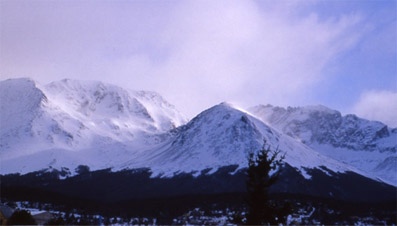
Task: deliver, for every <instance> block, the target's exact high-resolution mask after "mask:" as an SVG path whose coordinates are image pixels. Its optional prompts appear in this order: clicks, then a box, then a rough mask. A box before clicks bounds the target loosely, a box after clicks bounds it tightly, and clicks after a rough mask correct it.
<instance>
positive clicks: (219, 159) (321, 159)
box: [126, 103, 362, 179]
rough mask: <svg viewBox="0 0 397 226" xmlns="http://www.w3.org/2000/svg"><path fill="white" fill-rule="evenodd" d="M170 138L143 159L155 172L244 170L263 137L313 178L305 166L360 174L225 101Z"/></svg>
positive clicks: (273, 147) (305, 174) (179, 129)
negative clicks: (230, 166) (166, 142)
mask: <svg viewBox="0 0 397 226" xmlns="http://www.w3.org/2000/svg"><path fill="white" fill-rule="evenodd" d="M174 137H175V138H173V139H170V141H169V143H168V144H167V145H164V147H162V148H160V149H159V150H156V151H155V152H152V155H151V156H147V159H145V161H143V162H145V163H146V164H147V165H146V167H149V168H151V169H152V171H153V172H154V173H155V174H156V175H159V174H160V175H161V174H164V175H165V176H172V175H173V174H174V173H177V172H188V173H196V174H197V175H199V174H200V172H201V171H202V170H205V169H211V171H209V173H211V172H215V171H216V170H217V169H218V168H219V167H222V166H229V165H238V169H239V168H245V167H246V166H247V156H248V153H250V152H256V151H258V150H259V149H260V148H261V147H262V145H263V141H264V140H266V142H267V144H268V145H270V147H271V148H272V149H273V150H275V149H277V147H278V148H279V149H280V150H281V151H282V153H283V154H285V162H286V163H287V164H289V165H290V166H292V167H294V168H295V169H297V170H298V171H300V173H301V174H302V175H303V176H304V177H306V178H307V179H309V178H310V177H311V176H310V174H308V173H307V171H306V170H307V169H313V168H316V169H322V167H325V168H326V169H328V170H330V171H333V172H346V171H354V172H357V173H362V172H360V171H358V170H355V169H354V168H352V167H348V166H347V165H345V164H342V163H339V162H337V161H335V160H333V159H330V158H327V157H325V156H322V155H321V154H319V153H317V152H315V151H313V150H311V149H310V148H309V147H307V146H306V145H304V144H302V143H300V142H298V141H296V140H294V139H292V138H291V137H289V136H286V135H283V134H281V133H279V132H277V131H275V130H273V129H271V128H270V127H269V126H267V125H266V124H265V123H263V122H262V121H260V120H258V119H256V118H255V117H252V116H250V115H249V114H247V113H245V112H242V111H240V110H237V109H236V108H234V107H232V106H230V105H229V104H227V103H222V104H220V105H217V106H214V107H212V108H210V109H208V110H206V111H204V112H203V113H201V114H199V115H198V116H197V117H195V118H194V119H192V120H191V121H190V122H189V123H188V124H187V125H185V126H182V127H180V128H178V129H177V130H176V131H175V134H174ZM129 164H130V167H131V168H134V167H137V166H138V165H134V162H133V161H131V162H127V163H126V165H129ZM140 166H141V167H143V166H144V165H140Z"/></svg>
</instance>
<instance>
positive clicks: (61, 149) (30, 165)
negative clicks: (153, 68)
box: [0, 79, 186, 173]
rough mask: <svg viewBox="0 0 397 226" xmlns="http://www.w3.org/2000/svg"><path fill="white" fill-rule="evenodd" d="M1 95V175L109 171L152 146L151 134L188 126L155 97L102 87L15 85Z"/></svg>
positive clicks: (84, 83)
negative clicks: (55, 170) (79, 169)
mask: <svg viewBox="0 0 397 226" xmlns="http://www.w3.org/2000/svg"><path fill="white" fill-rule="evenodd" d="M0 90H1V93H0V94H1V98H2V101H1V105H0V110H1V111H0V115H1V116H2V117H1V129H0V141H1V147H0V158H1V160H2V166H1V167H2V169H1V170H2V173H7V172H21V173H23V172H25V173H26V172H30V171H34V170H40V169H43V168H47V167H57V168H61V167H73V168H74V167H76V166H77V165H78V164H88V165H91V166H92V167H94V168H96V169H99V168H104V167H109V166H112V165H113V164H116V163H117V161H118V160H120V159H125V156H128V155H130V154H132V153H134V151H136V150H135V149H147V148H148V147H150V146H153V145H156V144H157V143H158V142H159V141H158V140H156V139H154V138H153V137H152V136H153V134H158V133H164V132H167V131H168V130H170V129H172V128H175V127H177V126H179V125H181V124H183V123H185V122H186V119H185V118H184V117H183V116H182V115H181V114H180V113H179V112H178V111H177V110H176V109H175V107H173V106H172V105H171V104H169V103H168V102H166V101H165V100H164V99H163V98H162V97H161V96H160V95H158V94H156V93H154V92H145V91H138V92H135V91H128V90H124V89H122V88H120V87H117V86H113V85H109V84H104V83H101V82H94V81H73V80H62V81H58V82H53V83H50V84H48V85H46V86H41V85H39V84H37V83H36V82H34V81H32V80H30V79H16V80H6V81H2V82H1V83H0ZM117 157H118V158H117ZM119 158H120V159H119ZM73 168H72V169H73Z"/></svg>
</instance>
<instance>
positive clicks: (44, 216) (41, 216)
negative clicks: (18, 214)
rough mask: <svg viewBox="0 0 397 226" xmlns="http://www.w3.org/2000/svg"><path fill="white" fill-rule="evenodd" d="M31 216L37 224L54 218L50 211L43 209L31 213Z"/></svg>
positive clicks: (43, 223) (42, 223)
mask: <svg viewBox="0 0 397 226" xmlns="http://www.w3.org/2000/svg"><path fill="white" fill-rule="evenodd" d="M32 217H33V218H34V220H35V221H36V223H37V224H38V225H45V224H46V223H47V222H48V221H50V220H51V219H53V218H54V215H53V214H52V213H50V212H47V211H43V212H40V213H36V214H32Z"/></svg>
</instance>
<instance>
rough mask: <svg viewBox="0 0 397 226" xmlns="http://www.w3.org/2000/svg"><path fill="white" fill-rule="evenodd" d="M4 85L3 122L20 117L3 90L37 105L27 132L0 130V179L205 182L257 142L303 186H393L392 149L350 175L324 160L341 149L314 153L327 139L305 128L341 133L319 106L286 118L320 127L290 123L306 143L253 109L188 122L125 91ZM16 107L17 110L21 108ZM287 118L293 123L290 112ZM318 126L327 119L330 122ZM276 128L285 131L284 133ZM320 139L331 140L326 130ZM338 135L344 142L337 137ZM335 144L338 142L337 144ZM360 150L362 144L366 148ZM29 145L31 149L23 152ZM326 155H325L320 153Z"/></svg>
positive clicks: (156, 98) (240, 160) (81, 85)
mask: <svg viewBox="0 0 397 226" xmlns="http://www.w3.org/2000/svg"><path fill="white" fill-rule="evenodd" d="M6 81H8V82H6ZM6 81H2V82H1V83H0V88H1V89H0V90H2V91H1V92H2V93H1V94H2V95H1V97H2V99H3V96H6V95H8V96H6V98H5V99H6V100H7V101H5V102H3V101H2V102H3V103H2V104H1V115H3V114H8V115H9V117H11V116H12V115H13V114H12V113H10V112H8V109H12V111H11V112H19V113H20V114H22V113H21V111H19V110H20V109H19V108H22V107H23V106H19V105H18V103H16V105H15V106H13V105H12V104H13V103H14V102H12V101H11V102H12V103H10V105H8V106H7V104H8V102H9V101H8V100H9V99H7V98H12V96H13V95H11V94H12V93H13V92H10V90H9V88H8V89H6V88H4V87H8V86H12V84H11V83H17V85H16V87H15V89H16V90H18V89H20V88H21V87H18V86H21V84H19V85H18V83H28V84H30V86H28V87H25V86H22V87H25V88H24V89H23V91H21V90H19V91H18V92H19V93H21V92H22V93H24V92H28V91H30V90H32V89H33V90H35V92H37V93H40V92H41V93H42V94H43V96H40V95H37V96H38V97H39V99H40V101H39V105H37V103H36V102H37V101H34V102H32V104H34V103H36V105H32V106H33V107H35V109H38V111H39V112H40V114H41V115H39V116H37V115H33V116H32V117H33V121H34V122H35V123H33V124H29V123H28V126H25V127H24V129H22V131H20V130H19V129H18V128H20V127H12V125H10V124H7V123H5V122H4V123H5V125H6V126H3V121H2V128H1V133H0V134H1V138H0V139H1V140H0V141H1V146H0V157H1V160H2V167H1V172H0V173H15V172H19V173H26V172H31V171H34V170H41V169H45V168H54V169H55V168H57V169H61V168H64V167H68V168H69V171H70V173H71V174H73V172H72V171H71V170H72V169H73V168H75V167H77V166H78V165H88V166H89V167H91V168H92V169H94V170H95V169H104V168H112V169H113V170H115V171H117V170H123V169H134V168H145V167H149V168H151V170H152V172H153V173H154V175H157V176H168V177H171V176H173V175H175V174H178V173H181V172H185V173H192V174H194V175H200V173H202V172H203V170H206V169H209V171H207V173H211V172H215V171H216V170H217V169H219V168H220V167H224V166H228V165H239V167H238V169H241V168H244V167H245V166H246V161H247V154H248V153H249V152H251V151H255V150H258V149H260V148H261V147H262V145H263V140H266V142H267V144H268V145H269V146H271V148H272V149H276V148H279V149H280V150H281V151H283V152H285V153H286V163H288V164H289V165H291V166H292V167H293V168H294V169H296V170H297V171H299V172H300V174H302V175H303V176H304V177H305V178H306V179H308V180H310V178H311V175H310V173H309V172H310V170H308V169H319V170H321V169H322V166H326V168H327V170H331V171H332V172H336V173H337V172H349V171H352V172H355V173H357V174H360V175H365V176H366V177H369V178H372V179H375V180H376V179H377V178H378V179H380V180H382V181H385V182H387V183H389V184H393V185H394V186H396V184H397V179H395V178H394V177H393V176H392V173H394V172H395V164H396V159H397V158H396V157H395V150H396V148H397V147H396V146H397V145H396V144H395V143H394V144H393V141H390V140H391V139H389V141H388V142H389V143H390V144H387V143H386V144H382V145H383V146H382V145H380V146H379V147H380V148H383V147H390V148H389V149H387V150H386V149H385V150H382V151H378V150H375V151H371V152H370V153H372V154H371V156H372V155H375V154H376V155H379V156H380V157H378V159H376V162H372V163H371V166H373V168H374V169H376V170H370V169H369V168H362V167H361V165H360V164H358V165H357V164H356V165H354V164H352V162H346V161H342V159H341V158H338V156H335V155H330V154H329V153H332V152H335V150H336V149H338V148H339V149H341V148H344V149H343V150H342V151H345V152H346V150H347V151H349V152H348V153H353V152H352V150H351V149H352V148H351V146H348V145H345V146H343V147H336V149H335V147H333V146H329V147H325V146H324V145H325V144H328V143H325V142H323V143H319V142H317V143H319V144H321V145H320V147H317V146H316V145H317V143H316V142H313V141H316V139H317V140H319V139H320V138H318V137H324V136H327V133H322V132H323V130H315V129H313V128H320V129H322V128H323V127H324V128H328V127H327V126H328V124H329V122H331V125H333V124H332V122H334V121H335V122H337V123H339V122H340V123H343V119H342V120H341V119H340V117H342V116H341V114H340V113H339V112H338V111H335V110H331V109H328V108H326V107H324V106H317V107H307V108H305V111H302V112H300V115H299V117H296V118H294V120H295V121H294V122H306V121H307V120H308V121H310V118H311V117H312V115H310V114H311V113H313V112H314V116H315V117H314V118H315V119H313V120H317V121H318V123H319V125H320V127H319V126H317V127H316V124H318V123H315V122H312V123H309V124H308V125H305V124H302V123H300V124H299V123H298V124H299V125H300V126H303V127H302V128H303V129H306V130H305V131H304V132H306V133H298V132H301V130H299V128H298V126H297V124H296V123H295V124H292V126H291V124H290V127H288V125H287V124H285V125H284V124H283V125H284V126H282V125H281V124H277V123H275V121H277V120H273V121H272V122H273V124H272V123H269V121H271V120H269V119H268V118H265V119H264V116H263V115H258V114H259V111H256V112H255V109H254V110H253V108H251V109H250V110H248V112H245V111H241V110H239V109H238V108H236V107H233V106H232V105H231V104H228V103H221V104H219V105H216V106H214V107H212V108H209V109H207V110H205V111H203V112H202V113H200V114H199V115H197V116H196V117H195V118H193V119H192V120H190V121H189V122H188V121H187V120H186V119H185V118H184V116H182V115H181V114H180V113H179V112H178V111H177V110H176V109H175V108H174V107H173V106H172V105H171V104H169V103H168V102H167V101H166V100H164V98H162V97H161V96H160V95H159V94H157V93H155V92H147V91H129V90H125V89H123V88H120V87H117V86H114V85H109V84H104V83H102V82H97V81H76V80H62V81H58V82H53V83H50V84H49V85H46V86H40V85H37V84H36V83H35V82H34V81H32V80H27V79H22V80H19V82H18V81H16V80H6ZM32 83H33V84H34V85H32ZM5 84H6V85H5ZM14 86H15V84H14ZM32 86H33V87H35V88H32ZM29 87H30V88H29ZM14 91H15V90H14ZM18 92H15V93H18ZM25 94H26V93H25ZM27 96H29V95H27ZM27 96H25V97H27ZM28 99H29V98H28ZM23 100H24V101H27V100H26V98H25V99H23ZM16 102H17V101H16ZM20 105H24V103H20ZM26 106H28V105H26ZM29 109H30V108H29ZM278 109H279V111H281V113H279V114H278V116H279V117H280V116H283V117H285V118H278V119H279V121H280V122H288V120H286V119H288V115H287V114H286V113H285V112H288V109H284V110H282V109H281V108H278ZM280 109H281V110H280ZM276 110H277V109H276ZM289 111H290V112H293V113H294V112H295V113H296V110H295V111H294V110H293V108H290V109H289ZM22 112H29V111H22ZM308 112H309V113H308ZM316 112H317V113H316ZM316 114H317V115H316ZM323 115H325V116H327V117H323ZM28 116H29V117H30V116H31V115H28ZM265 116H266V115H265ZM309 116H310V117H309ZM328 116H329V117H331V118H330V120H329V119H328ZM29 119H32V118H29ZM298 119H299V120H300V121H299V120H298ZM331 119H332V120H331ZM347 119H348V120H345V121H346V122H353V123H352V124H351V125H353V128H355V129H356V131H360V129H362V128H361V127H360V126H358V127H357V126H356V125H358V124H359V125H361V124H360V123H361V122H362V121H360V120H358V119H359V118H358V117H356V118H354V117H348V118H347ZM349 120H350V121H349ZM27 121H29V120H27ZM18 123H22V124H23V125H25V124H24V123H26V120H20V122H18ZM327 123H328V124H327ZM11 124H12V123H11ZM372 124H373V125H374V126H373V127H374V128H375V129H371V130H370V131H369V132H370V133H369V134H373V131H375V130H376V131H375V134H376V132H378V131H380V132H379V133H378V135H377V136H378V137H377V138H376V139H386V138H387V137H390V134H391V135H393V134H394V130H393V129H390V128H387V127H386V130H387V131H386V132H385V129H383V128H381V124H379V123H377V122H370V121H365V123H364V124H363V125H364V127H363V128H364V129H365V128H372V127H371V125H372ZM29 125H30V126H29ZM294 126H295V127H294ZM305 126H306V127H305ZM310 126H311V127H310ZM354 126H356V127H354ZM284 128H287V129H288V131H284V130H285V129H284ZM283 129H284V130H283ZM310 129H312V130H310ZM382 129H383V130H382ZM10 131H17V132H19V133H22V134H25V137H22V138H21V137H20V136H19V138H21V139H18V137H15V136H13V135H12V133H10ZM297 131H298V132H297ZM313 131H314V132H315V135H318V137H315V138H316V139H311V137H309V136H308V133H307V132H313ZM325 131H326V132H329V131H333V130H332V128H331V129H330V130H325ZM382 131H383V132H382ZM366 132H368V131H366V130H364V132H361V133H359V134H364V135H366V134H368V133H366ZM388 133H389V134H388ZM32 134H33V135H32ZM43 134H44V135H43ZM302 134H303V135H302ZM345 134H347V135H348V133H347V132H346V133H345ZM298 135H299V136H298ZM309 135H310V134H309ZM393 136H394V135H393ZM26 137H27V138H26ZM308 137H309V138H310V139H309V138H308ZM335 137H336V138H338V136H337V135H335ZM340 137H343V136H342V135H341V136H340ZM38 138H40V139H41V140H40V139H39V140H38ZM349 139H351V138H347V141H348V142H350V143H354V142H355V141H356V140H354V139H353V141H354V142H353V141H351V140H349ZM43 140H44V141H43ZM324 141H327V142H328V141H332V139H330V138H326V139H325V140H324ZM370 141H371V140H370V139H369V141H368V142H370ZM13 142H14V143H13ZM24 142H25V143H24ZM35 142H36V143H37V144H36V145H37V147H36V150H33V149H34V145H33V144H35ZM348 142H347V144H349V143H348ZM324 143H325V144H324ZM375 143H376V142H375ZM17 144H21V145H22V146H21V145H19V146H18V145H17ZM329 144H332V142H329ZM13 145H14V146H13ZM23 145H25V146H23ZM393 145H394V146H393ZM357 147H358V148H359V147H360V146H359V145H358V146H357ZM23 148H32V150H33V151H32V150H30V152H26V151H25V152H24V153H23V154H21V155H20V156H18V155H16V157H15V156H14V157H10V155H8V154H9V153H10V152H12V151H13V152H23V151H21V150H22V149H23ZM326 148H329V149H330V150H325V149H326ZM345 149H346V150H345ZM353 150H355V149H353ZM371 150H372V149H371ZM335 153H336V152H335ZM360 153H361V152H360ZM11 156H12V155H11ZM367 159H369V157H368V158H367ZM32 161H34V163H32ZM365 161H366V160H365ZM360 167H361V168H360ZM33 169H34V170H33ZM393 171H394V172H393ZM324 172H326V171H324ZM390 175H391V176H390Z"/></svg>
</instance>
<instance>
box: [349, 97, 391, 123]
mask: <svg viewBox="0 0 397 226" xmlns="http://www.w3.org/2000/svg"><path fill="white" fill-rule="evenodd" d="M352 112H354V113H355V114H357V115H358V116H361V117H364V118H367V119H370V120H377V121H381V122H383V123H385V124H387V125H389V126H391V127H397V92H396V91H385V90H373V91H368V92H365V93H363V94H362V95H361V97H360V99H359V100H358V102H357V103H356V104H355V105H354V107H353V109H352Z"/></svg>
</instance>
